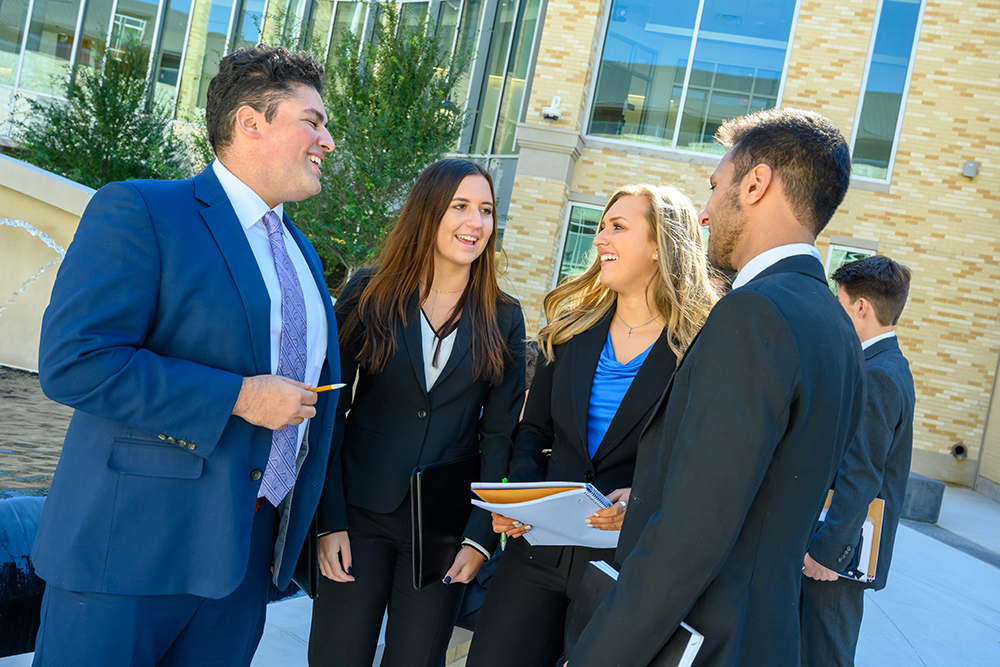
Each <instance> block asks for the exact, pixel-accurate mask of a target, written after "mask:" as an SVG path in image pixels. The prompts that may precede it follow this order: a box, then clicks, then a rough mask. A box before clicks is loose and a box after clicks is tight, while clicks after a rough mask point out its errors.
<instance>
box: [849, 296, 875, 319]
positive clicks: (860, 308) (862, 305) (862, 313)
mask: <svg viewBox="0 0 1000 667" xmlns="http://www.w3.org/2000/svg"><path fill="white" fill-rule="evenodd" d="M852 307H853V308H854V309H855V310H857V313H858V318H859V319H864V318H866V317H868V316H870V315H874V314H875V311H874V310H873V309H872V304H871V301H869V300H868V299H866V298H865V297H863V296H859V297H858V300H857V301H856V302H855V303H854V304H853V306H852Z"/></svg>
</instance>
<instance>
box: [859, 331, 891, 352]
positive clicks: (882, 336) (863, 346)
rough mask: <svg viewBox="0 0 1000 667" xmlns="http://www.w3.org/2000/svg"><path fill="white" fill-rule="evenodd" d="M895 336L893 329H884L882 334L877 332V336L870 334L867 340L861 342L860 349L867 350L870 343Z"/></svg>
mask: <svg viewBox="0 0 1000 667" xmlns="http://www.w3.org/2000/svg"><path fill="white" fill-rule="evenodd" d="M895 337H896V332H895V331H886V332H885V333H884V334H879V335H877V336H872V337H871V338H869V339H868V340H866V341H864V342H862V343H861V349H862V350H867V349H868V348H870V347H871V346H872V345H874V344H875V343H877V342H879V341H880V340H885V339H886V338H895Z"/></svg>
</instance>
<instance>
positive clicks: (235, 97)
mask: <svg viewBox="0 0 1000 667" xmlns="http://www.w3.org/2000/svg"><path fill="white" fill-rule="evenodd" d="M324 80H325V77H324V76H323V68H322V67H321V66H320V65H319V63H317V62H316V61H315V60H314V59H313V58H312V57H311V56H308V55H307V54H305V53H301V52H300V53H291V52H289V51H287V50H286V49H284V48H272V47H269V46H266V45H264V44H258V45H257V46H255V47H253V48H251V49H237V50H236V51H235V52H234V53H232V54H230V55H228V56H226V57H225V58H223V59H222V61H221V63H220V64H219V74H218V75H217V76H216V77H215V78H213V79H212V81H211V83H210V84H209V87H208V106H207V108H206V111H205V124H206V127H207V129H208V136H209V141H210V142H211V144H212V148H213V149H214V150H215V152H216V155H217V157H218V159H217V160H215V161H213V162H212V164H211V165H209V166H208V167H207V168H206V169H205V170H204V171H203V172H201V173H200V174H198V175H197V176H195V177H194V178H191V179H187V180H182V181H143V180H138V181H130V182H128V183H112V184H110V185H107V186H105V187H103V188H101V189H100V190H99V191H98V192H97V193H96V194H95V195H94V198H93V199H92V200H91V201H90V204H88V206H87V210H86V211H85V212H84V215H83V218H82V219H81V220H80V227H79V229H78V230H77V232H76V235H75V236H74V237H73V243H72V245H70V247H69V250H68V252H67V253H66V260H65V261H64V262H63V264H62V266H61V267H60V269H59V275H58V277H57V278H56V282H55V286H54V288H53V291H52V300H51V302H50V303H49V306H48V308H47V309H46V311H45V318H44V320H43V322H42V336H41V345H40V348H39V364H40V368H39V380H40V381H41V384H42V389H43V390H44V391H45V393H46V395H48V396H49V397H50V398H52V399H53V400H56V401H58V402H60V403H64V404H66V405H69V406H71V407H73V408H75V409H76V412H75V413H74V414H73V421H72V422H71V423H70V426H69V431H68V432H67V433H66V441H65V445H64V447H63V450H62V456H61V457H60V460H59V467H58V468H57V469H56V473H55V476H54V478H53V480H52V488H51V490H50V493H49V496H48V499H47V500H46V502H45V510H44V512H43V514H42V520H41V524H40V525H39V529H38V536H37V538H36V540H35V546H34V552H33V554H32V561H33V563H34V565H35V568H36V569H37V572H38V574H39V576H41V577H42V578H43V579H45V581H46V583H47V584H48V587H47V589H46V592H45V600H44V602H43V603H42V616H41V628H40V630H39V632H38V640H37V645H36V648H35V659H34V664H35V665H36V666H50V665H51V666H53V667H74V666H76V665H81V666H83V665H86V666H87V667H90V666H92V665H101V667H124V666H125V665H129V666H140V665H142V666H148V667H152V666H153V665H185V666H187V665H212V666H214V667H219V666H223V665H231V666H233V667H237V666H245V665H249V664H250V661H251V659H252V658H253V654H254V651H255V650H256V648H257V643H258V642H259V641H260V637H261V634H262V633H263V631H264V616H265V613H266V604H267V592H268V581H269V580H271V579H272V578H273V581H274V583H275V585H276V586H277V587H278V588H279V589H280V590H284V589H285V588H287V587H288V584H289V581H290V579H291V576H292V570H293V568H294V566H295V564H296V561H297V560H298V557H299V552H300V550H301V549H302V546H303V543H304V541H305V540H306V536H307V529H308V527H309V525H310V524H311V523H312V519H313V515H314V514H315V511H316V506H317V504H318V503H319V498H320V491H321V488H322V485H323V479H324V476H325V474H326V468H327V458H328V456H329V453H330V441H331V437H332V435H333V425H334V413H335V409H334V408H335V404H336V395H337V392H336V391H332V392H326V393H320V394H316V393H313V392H310V391H307V388H308V387H310V386H315V385H316V384H317V383H319V384H331V383H336V382H338V380H339V377H340V360H339V357H338V354H339V348H338V346H337V328H336V325H335V322H334V314H333V303H332V301H331V299H330V294H329V292H328V291H327V289H326V283H325V282H324V279H323V267H322V265H321V264H320V260H319V256H318V255H317V254H316V251H315V250H313V248H312V246H311V245H310V244H309V241H308V240H306V237H305V236H304V235H303V234H302V233H301V232H299V231H298V230H297V229H296V228H295V227H294V226H293V225H292V224H291V222H290V221H289V220H288V218H287V217H286V216H284V215H283V212H282V210H283V209H282V205H283V202H288V201H299V200H302V199H305V198H307V197H311V196H312V195H314V194H316V193H318V192H319V191H320V169H321V165H322V163H323V158H324V157H325V156H326V154H327V153H329V152H330V151H332V150H333V147H334V146H333V141H332V139H331V138H330V133H329V132H328V131H327V129H326V114H325V112H324V111H323V101H322V98H321V97H320V92H321V90H322V87H323V81H324Z"/></svg>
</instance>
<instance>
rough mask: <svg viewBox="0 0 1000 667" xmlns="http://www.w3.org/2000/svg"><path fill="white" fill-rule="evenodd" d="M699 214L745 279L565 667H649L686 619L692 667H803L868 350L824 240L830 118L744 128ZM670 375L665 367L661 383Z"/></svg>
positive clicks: (641, 461) (714, 332)
mask: <svg viewBox="0 0 1000 667" xmlns="http://www.w3.org/2000/svg"><path fill="white" fill-rule="evenodd" d="M716 140H717V141H719V142H720V143H721V144H723V145H725V146H726V147H728V148H729V152H728V153H726V155H725V157H723V158H722V161H721V162H720V163H719V166H718V168H717V169H716V170H715V173H714V174H712V177H711V185H712V195H711V197H710V198H709V201H708V204H707V205H706V206H705V210H704V211H702V213H701V220H700V221H701V224H702V225H706V226H708V227H709V230H710V232H711V235H710V237H709V260H710V261H711V263H712V264H713V265H715V266H717V267H719V268H721V269H730V270H737V271H738V272H739V274H738V275H737V278H736V280H735V282H734V284H733V290H732V292H730V293H729V294H728V295H726V296H725V297H723V298H722V300H720V301H719V303H718V304H717V305H716V306H715V309H714V310H713V311H712V314H711V315H710V316H709V318H708V320H707V321H706V322H705V326H704V327H703V328H702V330H701V333H700V334H699V335H698V337H697V338H695V340H694V342H693V343H692V345H691V346H690V348H689V349H688V351H687V353H686V354H685V355H684V358H683V360H682V361H681V363H680V365H679V366H678V368H677V370H676V372H675V373H674V375H673V378H672V380H671V381H670V383H669V384H668V385H667V388H666V390H665V392H664V394H663V397H662V398H661V399H660V404H659V405H658V407H657V408H656V409H655V411H654V414H653V417H652V418H651V420H650V422H649V424H648V425H647V426H646V430H645V432H644V434H643V436H642V438H641V440H640V443H639V453H638V461H637V463H636V473H635V479H634V480H633V485H632V495H631V499H630V501H629V506H628V512H627V513H626V515H625V523H624V526H623V527H622V532H621V538H620V540H619V543H618V552H617V554H616V557H617V560H618V561H619V562H621V563H622V565H621V574H620V577H619V579H618V583H617V585H616V586H615V588H614V590H613V591H612V592H611V593H610V594H608V596H607V597H606V598H605V600H604V602H603V603H602V604H601V606H600V607H599V608H598V609H597V611H596V612H595V613H594V615H593V617H592V618H591V620H590V623H589V625H588V626H587V627H586V628H585V630H584V631H583V635H582V636H581V638H580V640H579V642H578V643H577V645H576V646H575V647H574V649H573V651H572V653H571V654H570V656H569V658H570V660H569V663H570V664H571V665H572V667H613V666H615V665H622V666H626V665H627V666H629V667H633V666H635V667H639V666H642V665H650V664H657V662H656V656H657V653H658V652H659V651H660V650H661V649H662V647H663V646H664V645H665V644H666V643H667V640H668V639H669V638H670V636H671V635H672V634H673V633H674V631H675V630H676V629H677V627H678V624H679V623H680V622H681V621H686V622H688V623H689V624H690V625H691V626H693V627H694V628H695V629H696V630H698V631H700V632H702V633H703V634H704V635H705V642H704V644H703V645H702V648H701V652H700V653H699V655H698V659H697V662H696V664H697V665H699V667H703V666H708V665H711V666H713V667H716V666H718V667H721V666H729V665H747V666H753V667H764V666H766V667H797V666H798V664H799V610H798V603H799V594H800V587H801V578H802V577H801V569H802V562H801V556H800V555H798V554H797V553H795V552H794V551H791V552H789V551H788V550H789V549H793V548H794V547H795V546H796V545H801V546H802V549H803V552H804V549H805V546H806V545H807V544H808V542H809V538H810V537H811V535H812V533H813V530H814V529H815V526H816V521H817V519H818V517H819V508H820V506H821V505H822V502H823V497H824V494H825V493H826V491H827V489H829V486H830V482H831V480H832V479H833V476H834V473H835V472H836V469H837V465H838V464H839V463H840V460H841V459H842V457H843V454H844V450H845V448H846V446H847V444H848V443H849V442H850V441H851V439H852V438H853V437H854V432H855V431H856V430H857V425H858V422H859V420H860V418H861V411H862V407H863V405H864V392H865V384H864V364H863V360H862V355H861V347H860V345H859V344H858V339H857V335H856V334H855V333H854V331H853V328H852V327H851V322H850V320H849V319H848V318H847V316H846V315H845V313H844V310H843V308H841V307H840V306H839V305H838V303H837V301H836V299H835V298H834V296H833V294H832V293H831V292H830V288H829V286H828V285H827V282H826V278H825V276H824V273H823V265H822V264H821V262H820V260H819V253H818V252H817V251H816V248H815V247H814V245H813V243H814V241H815V239H816V235H817V234H819V232H820V231H821V230H822V229H823V227H824V226H825V225H826V223H827V222H828V221H829V220H830V218H831V217H832V216H833V214H834V212H835V211H836V209H837V207H838V206H839V205H840V203H841V201H843V198H844V195H845V193H846V192H847V187H848V184H849V182H850V171H851V166H850V154H849V151H848V147H847V144H846V142H845V141H844V138H843V136H842V135H841V133H840V132H839V131H838V130H837V128H836V127H834V126H833V125H832V124H831V123H830V122H829V121H828V120H827V119H826V118H824V117H822V116H820V115H819V114H816V113H811V112H806V111H799V110H794V109H769V110H766V111H761V112H758V113H756V114H753V115H750V116H744V117H741V118H736V119H733V120H731V121H728V122H727V123H725V124H724V125H723V126H722V127H720V128H719V131H718V132H717V134H716ZM664 372H669V369H664Z"/></svg>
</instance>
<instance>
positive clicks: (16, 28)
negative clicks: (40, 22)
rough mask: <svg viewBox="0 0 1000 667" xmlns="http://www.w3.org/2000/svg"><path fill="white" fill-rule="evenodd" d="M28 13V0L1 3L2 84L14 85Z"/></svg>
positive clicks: (0, 58) (0, 66) (0, 71)
mask: <svg viewBox="0 0 1000 667" xmlns="http://www.w3.org/2000/svg"><path fill="white" fill-rule="evenodd" d="M27 13H28V0H2V1H0V84H7V85H8V86H12V85H14V77H15V75H17V63H18V60H19V58H20V55H21V40H22V39H23V38H24V19H25V16H27ZM0 95H6V93H5V92H0Z"/></svg>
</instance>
